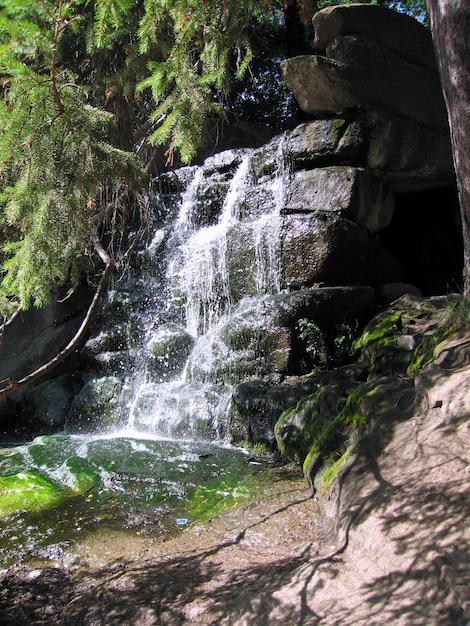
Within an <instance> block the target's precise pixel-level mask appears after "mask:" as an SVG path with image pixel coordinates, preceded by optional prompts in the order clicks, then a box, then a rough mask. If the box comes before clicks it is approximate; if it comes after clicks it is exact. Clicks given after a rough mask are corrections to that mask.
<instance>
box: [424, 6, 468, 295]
mask: <svg viewBox="0 0 470 626" xmlns="http://www.w3.org/2000/svg"><path fill="white" fill-rule="evenodd" d="M426 4H427V8H428V13H429V18H430V22H431V32H432V36H433V41H434V49H435V52H436V58H437V62H438V66H439V73H440V77H441V84H442V90H443V92H444V98H445V101H446V105H447V113H448V119H449V127H450V134H451V141H452V150H453V156H454V165H455V173H456V178H457V189H458V194H459V202H460V213H461V221H462V234H463V246H464V258H463V292H464V296H465V297H466V298H467V299H468V298H470V38H469V34H470V3H469V1H468V0H426Z"/></svg>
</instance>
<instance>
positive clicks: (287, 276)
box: [281, 213, 401, 290]
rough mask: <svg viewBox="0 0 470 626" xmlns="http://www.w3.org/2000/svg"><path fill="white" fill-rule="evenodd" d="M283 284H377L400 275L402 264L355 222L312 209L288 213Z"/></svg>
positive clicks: (285, 228) (300, 286) (395, 279)
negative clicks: (306, 212)
mask: <svg viewBox="0 0 470 626" xmlns="http://www.w3.org/2000/svg"><path fill="white" fill-rule="evenodd" d="M281 256H282V267H283V280H282V283H283V286H284V287H285V288H287V289H291V290H292V289H301V288H303V287H310V286H312V285H314V284H315V283H326V284H329V285H345V284H347V285H353V284H371V283H372V284H377V283H387V282H395V281H398V280H399V279H400V275H401V266H400V264H399V263H398V261H397V260H396V259H395V258H393V257H392V256H391V255H390V254H389V253H388V252H387V251H386V250H385V249H384V248H382V247H381V246H380V244H378V243H377V241H376V239H375V238H374V237H373V236H372V235H370V234H369V233H367V232H366V231H364V230H363V229H362V228H361V227H360V226H358V225H357V224H355V223H354V222H352V221H350V220H347V219H342V218H339V217H338V216H335V215H328V214H321V213H312V214H306V215H289V216H285V218H284V224H283V238H282V253H281Z"/></svg>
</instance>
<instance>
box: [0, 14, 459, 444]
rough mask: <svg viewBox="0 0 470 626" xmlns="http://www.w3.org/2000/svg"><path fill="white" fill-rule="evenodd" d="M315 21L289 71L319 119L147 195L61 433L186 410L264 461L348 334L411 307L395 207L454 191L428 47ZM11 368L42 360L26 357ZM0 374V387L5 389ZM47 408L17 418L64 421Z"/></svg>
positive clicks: (332, 17)
mask: <svg viewBox="0 0 470 626" xmlns="http://www.w3.org/2000/svg"><path fill="white" fill-rule="evenodd" d="M314 24H315V28H316V37H317V39H316V47H317V50H318V53H319V54H317V55H314V56H311V57H299V58H297V59H288V60H286V61H285V62H284V63H283V65H282V71H283V73H284V76H285V79H286V81H287V83H288V84H289V85H290V86H291V88H292V90H293V91H294V95H295V96H296V97H297V98H298V99H299V102H300V103H301V105H302V106H303V107H304V109H305V110H306V111H308V112H310V113H312V114H314V115H315V116H317V117H316V118H315V119H312V120H311V121H308V122H306V123H304V124H302V125H300V126H298V127H297V128H295V129H294V130H292V131H287V132H285V133H283V134H281V135H278V136H276V137H274V138H272V139H271V140H270V141H268V143H266V144H264V145H262V146H261V147H250V148H240V149H233V150H226V151H224V152H220V153H217V154H215V155H213V156H211V157H208V158H206V159H205V160H204V161H202V163H201V164H200V165H197V166H190V167H182V168H179V169H176V170H174V171H172V172H167V173H164V174H162V175H161V176H160V177H158V178H157V179H155V180H154V182H153V186H152V188H151V190H150V192H149V197H148V203H149V206H151V207H152V216H151V224H150V226H149V233H148V241H142V242H141V243H140V246H137V247H136V248H135V255H134V260H133V265H132V267H131V268H130V269H129V275H128V277H127V279H126V280H125V281H122V282H121V283H119V284H118V285H117V286H116V289H114V290H113V291H112V292H110V293H109V294H108V298H107V300H106V302H105V303H104V306H103V307H102V310H101V313H100V315H99V316H98V318H97V320H96V325H95V329H94V331H93V333H92V336H91V337H90V338H89V340H88V341H87V343H86V345H85V347H84V348H83V349H82V350H81V352H80V355H79V360H80V362H79V363H78V364H76V363H74V364H71V363H70V362H69V364H68V365H67V366H66V368H67V367H68V369H74V370H75V371H76V373H77V378H78V380H79V381H80V385H81V391H80V392H79V394H78V396H77V397H76V398H75V400H74V401H73V402H72V404H71V405H70V397H69V395H68V394H69V389H70V387H68V388H67V389H63V390H62V393H61V394H59V395H60V397H61V398H63V402H62V404H61V406H63V407H64V409H63V411H62V413H61V415H62V416H63V419H67V420H68V424H69V425H74V427H75V428H76V429H78V430H80V431H83V430H84V429H85V430H86V429H87V428H95V427H97V428H99V426H96V424H95V422H96V421H97V419H100V418H99V416H100V415H104V416H105V421H106V424H108V425H110V426H111V425H112V424H114V425H116V424H121V425H125V420H126V415H129V413H130V412H133V418H132V419H133V420H134V418H135V420H136V421H134V422H133V424H134V425H135V424H137V425H140V424H142V423H144V424H145V427H149V428H150V426H148V422H149V421H151V419H150V418H148V419H147V417H148V415H149V414H150V415H151V416H153V415H157V414H160V415H161V417H160V418H159V419H160V422H159V423H162V422H164V421H165V420H166V421H168V420H169V419H170V415H172V414H174V413H181V412H182V413H184V415H185V417H184V418H183V422H184V424H190V423H193V424H198V426H197V428H196V427H194V428H193V430H192V431H191V432H192V433H193V434H194V433H196V431H197V432H198V433H200V432H202V431H204V434H205V435H206V434H207V432H210V433H211V435H210V436H229V437H231V438H232V439H233V440H235V441H240V440H243V439H248V440H251V441H253V442H256V443H267V444H268V445H269V446H271V447H273V446H275V445H276V444H275V436H274V425H275V423H276V421H277V420H278V418H279V417H280V415H281V413H282V412H283V411H284V409H286V408H288V406H286V402H287V401H288V400H287V399H289V402H291V401H292V402H294V401H295V402H297V399H298V398H299V397H300V396H301V395H306V394H307V393H310V391H311V389H310V387H311V385H310V382H311V381H304V380H303V379H302V377H304V376H305V375H306V374H308V373H309V372H310V371H311V370H312V369H315V368H317V369H318V368H320V369H321V368H323V369H325V368H327V367H329V366H334V367H338V366H340V365H342V364H343V361H345V359H347V358H348V357H347V350H346V344H348V343H350V340H351V336H350V335H351V333H352V330H353V329H355V330H356V331H358V330H359V329H360V327H362V325H363V324H364V323H365V322H367V320H368V319H370V317H371V316H372V315H373V314H374V312H375V310H376V307H377V305H380V306H384V305H387V304H388V303H389V301H390V298H391V297H392V296H391V295H390V294H393V298H395V297H398V296H400V295H401V294H403V293H406V292H410V291H411V292H413V293H419V290H418V289H417V288H416V286H414V285H411V284H407V283H410V282H411V281H409V280H408V281H407V282H405V281H404V280H403V279H402V273H403V264H402V263H401V261H399V260H398V258H397V255H396V253H392V252H391V249H390V246H389V245H387V238H386V237H385V236H384V233H386V232H387V231H388V230H389V229H390V227H391V224H392V223H393V221H394V218H395V215H396V212H397V206H398V205H399V204H400V203H401V202H402V197H403V196H404V195H406V194H411V193H423V192H424V191H426V190H432V192H434V189H435V188H438V187H439V188H440V187H444V186H448V185H452V184H454V173H453V165H452V156H451V149H450V140H449V136H448V131H447V126H446V116H445V111H444V110H443V108H442V106H443V102H442V96H441V94H440V88H439V85H438V83H436V81H437V73H436V69H435V63H434V58H433V54H432V46H431V45H430V39H429V34H428V33H427V31H426V30H425V29H424V28H423V27H422V26H420V25H419V24H418V23H417V22H415V20H412V19H411V18H408V17H406V16H403V15H399V14H397V13H394V12H391V11H388V10H385V9H380V8H377V7H371V6H365V5H353V6H347V7H346V6H344V7H331V8H329V9H325V10H324V11H321V12H319V13H318V14H316V16H315V20H314ZM404 42H406V45H405V43H404ZM305 68H306V69H305ZM312 68H313V69H312ZM312 72H314V75H313V74H312ZM429 103H432V106H429ZM258 143H259V142H258V141H256V142H255V143H254V144H250V145H257V144H258ZM439 209H440V210H441V211H442V212H444V211H446V210H449V209H448V208H447V207H446V206H443V207H442V208H441V207H439ZM137 227H138V226H136V228H137ZM404 228H405V229H406V228H407V225H406V224H405V227H404ZM130 236H131V237H132V233H131V234H130ZM412 238H413V237H412V235H409V234H408V233H407V237H406V241H407V242H410V241H411V240H412ZM383 242H384V243H383ZM396 249H397V248H396V247H395V250H396ZM431 254H432V253H431ZM43 325H44V324H43ZM58 330H59V328H58V327H56V328H55V329H54V333H53V334H52V335H51V340H50V342H49V343H50V344H51V345H54V344H55V342H57V341H58V339H59V334H58ZM69 331H70V329H69ZM15 332H16V333H19V332H21V331H19V330H16V331H15ZM36 334H37V335H39V334H41V329H40V328H38V330H37V331H36ZM47 334H48V331H47V332H45V333H43V336H44V337H46V335H47ZM7 335H8V334H7ZM12 342H13V343H14V339H12V338H11V337H8V336H6V341H5V342H4V346H3V347H2V350H4V348H5V346H7V345H10V346H11V345H13V343H12ZM31 345H33V344H31ZM341 346H342V349H341V350H340V349H339V347H341ZM340 352H342V355H341V358H340ZM22 353H23V356H21V357H20V360H21V359H24V358H25V354H26V355H27V357H28V358H29V357H31V359H32V361H35V362H36V363H37V362H38V361H39V362H41V361H42V360H43V355H44V353H43V352H41V353H37V352H36V351H31V350H30V347H29V343H27V342H25V344H24V345H23V347H22ZM3 354H5V352H3ZM33 357H34V358H33ZM3 359H4V360H3V362H2V364H0V378H1V372H2V371H3V372H4V374H3V376H4V377H7V376H13V377H14V376H16V372H17V370H15V369H14V368H12V367H11V365H12V362H11V361H10V360H9V358H8V359H7V358H6V356H4V357H3ZM31 365H32V362H31ZM31 369H32V367H31ZM18 371H19V370H18ZM61 373H62V372H61ZM291 377H292V380H293V381H294V384H295V389H294V388H292V387H293V386H294V384H293V385H291V387H289V388H288V385H289V382H288V380H289V379H290V378H291ZM178 379H181V380H183V379H184V381H183V382H181V385H187V387H185V388H184V389H183V386H178V385H179V383H178V384H177V381H178ZM136 381H137V382H136ZM137 385H139V386H140V390H137V391H136V387H137ZM275 385H280V387H279V388H278V387H276V386H275ZM348 385H349V383H348V384H346V386H345V388H349V387H348ZM266 386H268V388H266ZM42 393H43V390H41V394H39V392H38V401H37V402H31V403H29V405H28V406H29V407H32V408H31V411H33V412H36V413H37V412H41V411H43V412H44V411H45V412H46V413H47V416H46V417H45V418H44V419H45V421H46V422H47V423H51V422H54V423H57V422H58V421H60V418H59V417H58V414H57V412H55V413H54V415H52V413H50V412H49V409H48V408H47V409H46V408H44V406H45V405H44V403H43V402H42V401H40V395H42ZM57 393H59V392H58V391H57ZM257 393H259V394H260V396H259V397H258V396H257ZM135 394H137V396H136V395H135ZM139 394H140V395H139ZM232 396H233V397H232ZM69 405H70V406H71V408H70V409H67V407H68V406H69ZM41 407H42V408H41ZM260 407H263V408H262V410H261V409H260ZM2 410H3V409H1V407H0V412H1V411H2ZM67 411H68V413H67ZM191 411H193V412H195V413H197V416H196V417H194V418H193V417H191V416H190V415H189V413H188V412H191ZM4 414H5V415H6V416H8V417H10V416H11V414H12V405H11V403H8V406H7V405H4ZM152 419H153V418H152ZM139 420H140V421H139ZM204 420H205V423H206V424H208V426H207V428H206V427H205V428H202V430H201V426H200V424H201V423H202V422H204ZM287 425H288V422H287V421H286V428H287ZM171 432H182V431H181V429H179V428H177V429H176V430H175V429H174V430H173V431H171Z"/></svg>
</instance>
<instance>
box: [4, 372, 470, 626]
mask: <svg viewBox="0 0 470 626" xmlns="http://www.w3.org/2000/svg"><path fill="white" fill-rule="evenodd" d="M389 385H390V387H389V389H387V393H386V394H385V395H384V398H385V399H384V402H383V406H378V407H376V410H377V419H376V420H374V425H373V428H372V431H371V433H370V436H369V437H368V438H367V439H366V440H365V441H364V442H363V445H362V446H361V448H360V450H359V453H358V455H357V458H356V460H355V462H354V463H353V464H352V465H351V466H350V467H349V469H348V470H347V471H346V472H345V474H344V475H343V477H342V478H341V481H340V483H339V496H338V497H339V512H340V516H339V518H338V520H337V523H336V524H335V527H334V532H332V534H331V535H330V536H328V537H326V538H323V539H322V540H319V539H320V538H319V537H317V536H314V535H313V534H312V536H309V537H306V538H305V539H306V541H304V542H303V543H302V544H301V545H300V544H299V545H297V546H296V547H297V550H296V551H294V550H292V553H291V554H288V553H286V551H285V550H284V551H283V550H278V548H277V547H276V546H275V545H274V546H273V550H272V554H271V555H269V556H267V555H266V552H264V553H262V552H260V553H259V554H258V552H257V549H256V545H253V542H250V537H252V535H253V533H256V532H258V531H259V530H261V527H262V525H263V524H265V523H266V522H268V521H271V522H272V521H274V522H276V523H279V524H281V523H282V520H283V517H282V515H283V513H285V512H286V511H288V512H292V513H294V512H295V511H297V509H296V506H297V505H298V504H299V503H301V502H307V498H306V496H304V495H303V496H302V497H300V496H299V495H298V494H297V496H296V497H295V498H294V499H293V500H292V501H290V502H289V503H287V504H284V505H279V506H275V507H273V506H272V504H273V503H272V502H271V503H269V507H268V506H267V507H266V510H268V509H269V511H268V512H267V513H266V515H264V516H263V517H262V518H261V519H258V520H256V521H254V522H251V523H250V522H249V521H248V519H247V522H246V523H245V524H242V525H241V526H240V525H238V526H236V527H235V528H232V529H229V531H230V532H229V531H227V532H225V533H224V534H222V535H220V540H217V536H216V534H214V537H213V539H212V538H211V542H210V543H209V546H204V547H201V546H200V545H196V547H194V546H190V547H189V548H185V551H181V550H180V551H179V552H178V553H177V554H173V555H172V554H171V552H170V551H169V553H168V555H165V554H164V553H160V554H158V555H156V556H153V557H151V558H149V559H148V560H146V561H131V560H128V561H125V560H116V561H115V562H113V563H111V564H109V565H107V566H106V567H102V568H101V569H99V570H98V571H96V570H90V571H87V570H85V569H81V570H80V571H79V572H78V573H75V574H74V573H73V570H71V571H67V570H64V569H54V568H46V569H44V570H40V571H39V572H38V573H36V574H35V575H34V576H33V578H32V574H31V571H30V570H24V573H23V576H22V577H21V576H19V575H18V574H21V572H19V573H18V572H17V574H16V575H15V574H11V576H6V577H5V579H4V580H3V584H2V587H1V588H0V610H1V611H2V613H3V618H2V619H3V621H2V623H5V624H7V625H9V624H15V625H22V624H28V625H29V624H50V625H56V624H57V625H62V624H63V625H65V624H81V625H89V626H95V625H106V626H111V625H114V624H137V625H147V624H156V625H160V624H161V625H169V626H179V625H180V624H186V623H192V624H197V625H201V626H202V625H210V624H214V625H215V624H218V625H219V624H220V625H221V626H231V625H234V626H235V625H236V626H242V625H247V626H251V625H264V624H266V625H267V624H269V625H270V626H271V625H273V626H276V625H281V624H283V625H289V626H316V625H320V624H322V625H328V626H344V625H349V624H354V625H361V624H362V625H366V624H367V626H373V625H375V624H394V625H395V624H398V625H403V626H411V625H412V626H420V625H422V626H430V625H436V626H441V625H442V626H444V625H446V626H447V625H448V624H449V625H450V624H452V626H464V625H465V624H469V623H470V559H469V554H470V551H469V548H470V545H469V544H470V533H469V532H468V530H467V513H468V511H469V510H470V506H469V505H470V497H469V487H468V472H467V468H468V467H469V465H470V459H469V458H468V452H467V450H466V449H464V448H463V447H462V441H466V437H465V435H466V433H468V422H467V421H466V420H464V419H460V418H459V419H456V420H454V421H452V422H449V420H448V419H447V417H446V416H445V415H442V414H441V413H439V411H437V412H435V413H433V412H432V411H429V412H428V413H427V414H425V415H424V414H423V415H419V412H417V411H416V410H415V407H414V390H413V388H412V386H410V385H403V386H402V387H401V388H400V389H398V390H395V391H394V390H393V385H394V382H393V381H392V380H391V381H389ZM309 502H311V503H312V507H311V511H312V515H314V506H313V500H311V499H310V500H309ZM368 533H371V535H370V536H368ZM276 551H278V555H277V556H275V553H276ZM283 552H284V553H283ZM369 564H370V570H368V567H369Z"/></svg>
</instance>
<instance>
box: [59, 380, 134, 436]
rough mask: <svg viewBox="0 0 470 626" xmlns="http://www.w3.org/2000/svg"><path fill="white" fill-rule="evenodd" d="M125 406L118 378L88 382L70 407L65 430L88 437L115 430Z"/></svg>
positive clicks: (120, 381)
mask: <svg viewBox="0 0 470 626" xmlns="http://www.w3.org/2000/svg"><path fill="white" fill-rule="evenodd" d="M127 399H129V398H127ZM125 405H126V393H125V390H124V391H123V382H122V380H121V379H120V378H118V377H116V376H103V377H102V378H92V379H91V380H89V381H88V382H87V383H86V384H85V386H84V387H83V388H82V390H81V391H80V393H79V394H78V395H77V396H76V397H75V399H74V401H73V403H72V406H71V409H70V412H69V415H68V417H67V422H66V426H67V429H68V431H70V432H77V433H91V432H96V431H99V430H100V431H102V430H109V429H112V428H113V427H117V426H119V424H120V423H121V421H122V419H123V410H124V408H125Z"/></svg>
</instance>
